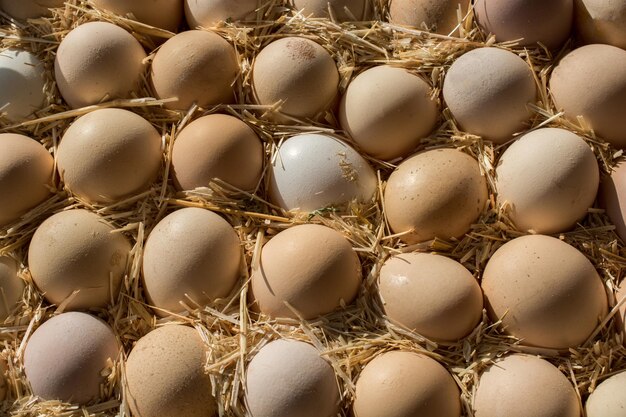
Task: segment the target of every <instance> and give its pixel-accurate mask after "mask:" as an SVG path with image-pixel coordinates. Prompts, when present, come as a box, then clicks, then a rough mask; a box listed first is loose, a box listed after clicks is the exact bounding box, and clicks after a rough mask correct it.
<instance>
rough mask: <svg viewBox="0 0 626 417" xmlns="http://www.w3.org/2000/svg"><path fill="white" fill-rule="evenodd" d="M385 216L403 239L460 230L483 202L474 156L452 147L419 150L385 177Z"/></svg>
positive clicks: (423, 238)
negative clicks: (386, 178) (386, 179)
mask: <svg viewBox="0 0 626 417" xmlns="http://www.w3.org/2000/svg"><path fill="white" fill-rule="evenodd" d="M384 202H385V212H386V216H387V222H388V223H389V226H390V228H391V230H392V231H393V232H394V233H404V234H403V235H402V236H401V237H400V238H401V239H402V240H403V241H405V242H407V243H411V244H412V243H418V242H425V241H427V240H431V239H434V238H435V237H438V238H441V239H449V238H452V237H461V236H463V235H464V234H465V233H466V232H467V231H468V230H469V228H470V226H471V225H472V223H474V222H475V221H476V220H477V219H478V217H479V215H480V213H481V212H482V211H483V209H484V208H485V204H486V202H487V182H486V180H485V178H484V177H483V176H482V175H481V172H480V167H479V166H478V161H476V160H475V159H474V158H472V157H471V156H469V155H467V154H465V153H463V152H460V151H458V150H456V149H434V150H428V151H424V152H419V153H417V154H415V155H413V156H411V157H409V158H407V159H406V160H404V161H403V162H402V163H401V164H400V165H399V166H398V167H397V168H396V169H395V170H394V171H393V172H392V173H391V176H390V177H389V180H388V181H387V186H386V188H385V194H384Z"/></svg>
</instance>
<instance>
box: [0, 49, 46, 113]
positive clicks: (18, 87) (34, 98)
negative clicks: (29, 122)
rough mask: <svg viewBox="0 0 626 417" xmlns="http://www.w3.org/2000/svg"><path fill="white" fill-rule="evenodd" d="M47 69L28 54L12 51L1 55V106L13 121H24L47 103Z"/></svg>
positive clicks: (18, 50) (16, 50)
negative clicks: (45, 89) (45, 76)
mask: <svg viewBox="0 0 626 417" xmlns="http://www.w3.org/2000/svg"><path fill="white" fill-rule="evenodd" d="M44 75H45V68H44V65H43V63H42V62H41V61H40V60H39V58H37V56H35V55H33V54H32V53H30V52H28V51H24V50H21V49H15V48H9V49H5V50H4V51H2V52H0V86H1V87H2V88H0V107H1V108H2V113H6V118H7V119H8V120H10V121H13V122H15V121H22V120H23V119H27V118H28V117H29V116H31V115H32V114H33V112H36V111H37V110H39V109H40V108H41V107H42V106H43V104H44V101H45V97H46V95H45V91H44V87H45V80H44Z"/></svg>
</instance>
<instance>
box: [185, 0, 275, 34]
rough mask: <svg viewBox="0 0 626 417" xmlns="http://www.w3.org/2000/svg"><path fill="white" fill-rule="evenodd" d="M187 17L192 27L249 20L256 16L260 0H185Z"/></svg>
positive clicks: (261, 3)
mask: <svg viewBox="0 0 626 417" xmlns="http://www.w3.org/2000/svg"><path fill="white" fill-rule="evenodd" d="M184 2H185V17H186V18H187V23H189V27H191V28H192V29H195V28H198V27H205V28H206V27H211V26H216V25H217V24H218V23H220V22H238V21H241V20H243V21H249V20H254V19H255V18H256V13H255V11H256V9H257V7H259V6H262V5H263V4H264V2H263V1H260V0H238V1H232V0H184Z"/></svg>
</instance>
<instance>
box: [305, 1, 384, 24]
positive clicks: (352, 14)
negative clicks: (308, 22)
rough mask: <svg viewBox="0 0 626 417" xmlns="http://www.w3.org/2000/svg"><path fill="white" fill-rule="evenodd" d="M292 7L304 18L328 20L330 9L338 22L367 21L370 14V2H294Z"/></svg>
mask: <svg viewBox="0 0 626 417" xmlns="http://www.w3.org/2000/svg"><path fill="white" fill-rule="evenodd" d="M293 5H294V7H295V8H296V10H299V11H301V12H302V14H303V15H304V16H311V17H325V18H330V15H329V11H328V10H329V7H330V10H332V12H331V13H332V16H333V17H334V18H335V19H336V20H337V21H339V22H350V21H355V20H356V21H361V20H369V19H370V18H371V13H372V9H371V4H370V0H294V1H293Z"/></svg>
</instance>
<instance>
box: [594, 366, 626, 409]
mask: <svg viewBox="0 0 626 417" xmlns="http://www.w3.org/2000/svg"><path fill="white" fill-rule="evenodd" d="M624 393H626V371H622V372H619V373H617V374H615V375H613V376H611V377H610V378H607V379H605V380H604V381H602V382H601V383H600V385H598V386H597V387H596V389H595V390H594V391H593V392H592V393H591V395H590V396H589V398H587V402H586V404H585V411H586V412H587V417H625V416H626V395H624Z"/></svg>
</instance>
